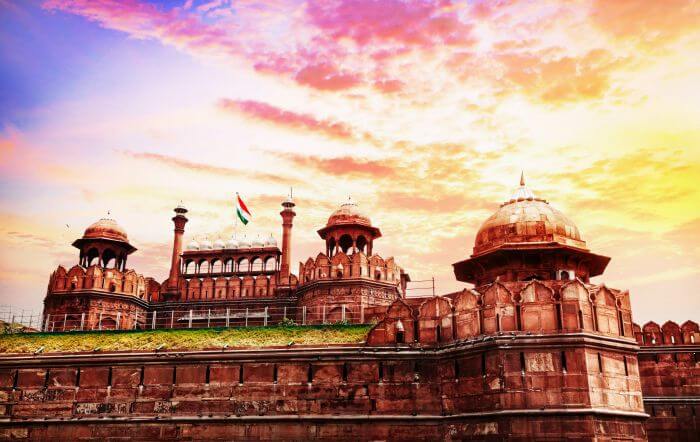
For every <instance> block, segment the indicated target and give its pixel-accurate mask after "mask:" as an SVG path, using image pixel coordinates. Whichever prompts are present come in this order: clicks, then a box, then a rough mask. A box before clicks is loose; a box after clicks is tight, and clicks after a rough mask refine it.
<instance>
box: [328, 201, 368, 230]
mask: <svg viewBox="0 0 700 442" xmlns="http://www.w3.org/2000/svg"><path fill="white" fill-rule="evenodd" d="M339 224H361V225H363V226H371V225H372V222H371V221H370V219H369V217H368V216H366V215H364V214H362V213H361V212H360V210H359V209H358V208H357V204H355V202H354V201H353V200H352V199H351V198H348V200H347V202H345V203H343V204H342V205H341V206H340V208H339V209H338V210H336V211H335V212H333V213H332V214H331V216H330V218H328V222H327V223H326V227H330V226H335V225H339Z"/></svg>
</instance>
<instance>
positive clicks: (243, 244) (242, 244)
mask: <svg viewBox="0 0 700 442" xmlns="http://www.w3.org/2000/svg"><path fill="white" fill-rule="evenodd" d="M239 245H240V248H241V249H249V248H250V247H251V246H250V241H248V240H247V239H245V238H243V239H242V240H240V241H239Z"/></svg>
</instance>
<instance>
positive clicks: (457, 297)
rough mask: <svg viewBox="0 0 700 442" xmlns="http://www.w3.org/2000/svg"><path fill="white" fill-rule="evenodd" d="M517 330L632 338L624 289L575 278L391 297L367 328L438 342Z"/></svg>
mask: <svg viewBox="0 0 700 442" xmlns="http://www.w3.org/2000/svg"><path fill="white" fill-rule="evenodd" d="M407 324H411V327H407ZM402 329H403V330H402ZM401 331H403V334H402V333H400V332H401ZM519 332H522V333H529V334H532V333H537V334H557V333H578V332H590V333H595V334H599V335H604V336H611V337H619V338H625V339H629V340H632V339H634V338H635V334H634V330H633V326H632V313H631V308H630V302H629V293H628V292H627V291H620V290H615V289H611V288H608V287H606V286H604V285H600V286H594V285H587V284H584V283H583V282H582V281H580V280H574V281H537V280H535V281H529V282H503V283H502V282H499V281H496V282H494V283H493V284H490V285H488V286H485V287H482V288H481V292H479V291H476V290H470V289H465V290H463V291H461V292H457V293H451V294H449V295H445V296H436V297H431V298H408V299H406V300H398V301H395V302H394V304H392V305H391V306H390V307H389V308H388V309H387V312H386V315H385V317H384V319H382V320H381V321H380V322H379V323H378V324H377V325H376V326H375V327H374V329H373V330H372V331H371V332H370V336H369V338H368V343H370V344H372V343H375V344H382V345H383V344H401V343H411V342H414V343H416V344H418V345H442V344H449V343H452V342H455V341H462V340H469V339H473V338H476V337H478V336H484V335H499V334H502V333H519ZM402 336H403V339H401V337H402Z"/></svg>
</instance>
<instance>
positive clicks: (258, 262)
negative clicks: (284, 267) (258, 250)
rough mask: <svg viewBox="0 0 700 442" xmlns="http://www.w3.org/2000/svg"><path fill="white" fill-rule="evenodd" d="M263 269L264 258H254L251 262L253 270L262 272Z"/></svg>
mask: <svg viewBox="0 0 700 442" xmlns="http://www.w3.org/2000/svg"><path fill="white" fill-rule="evenodd" d="M262 269H263V260H262V259H260V257H259V256H256V257H255V258H253V261H252V262H251V270H252V271H254V272H260V271H262Z"/></svg>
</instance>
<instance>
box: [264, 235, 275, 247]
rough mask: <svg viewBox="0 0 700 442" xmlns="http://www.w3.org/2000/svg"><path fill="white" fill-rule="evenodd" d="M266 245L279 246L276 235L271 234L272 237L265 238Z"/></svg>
mask: <svg viewBox="0 0 700 442" xmlns="http://www.w3.org/2000/svg"><path fill="white" fill-rule="evenodd" d="M265 247H277V240H276V239H275V237H274V236H272V235H270V237H269V238H267V239H266V240H265Z"/></svg>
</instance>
